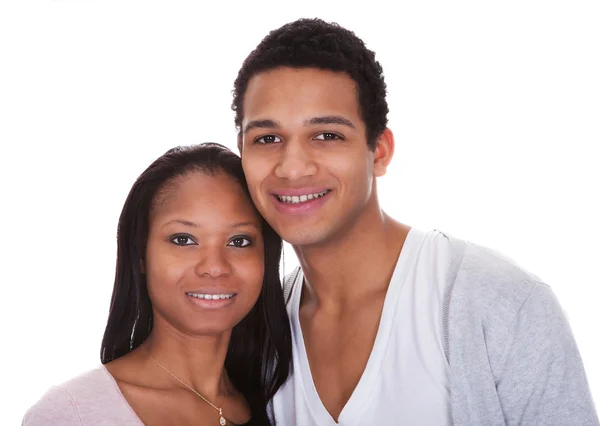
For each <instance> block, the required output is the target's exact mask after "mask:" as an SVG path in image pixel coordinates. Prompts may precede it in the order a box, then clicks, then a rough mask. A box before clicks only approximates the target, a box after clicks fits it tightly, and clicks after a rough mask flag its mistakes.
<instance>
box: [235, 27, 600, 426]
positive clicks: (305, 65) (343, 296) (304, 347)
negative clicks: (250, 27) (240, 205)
mask: <svg viewBox="0 0 600 426" xmlns="http://www.w3.org/2000/svg"><path fill="white" fill-rule="evenodd" d="M233 109H234V111H235V113H236V125H237V127H238V129H239V147H240V150H241V154H242V161H243V165H244V170H245V173H246V177H247V180H248V184H249V187H250V191H251V194H252V198H253V200H254V202H255V203H256V206H257V207H258V209H259V210H260V212H261V213H262V214H263V216H264V217H265V218H266V219H267V221H269V223H270V224H271V225H272V226H273V228H274V229H275V230H276V231H277V232H278V233H279V234H280V235H281V236H282V237H283V238H284V239H285V240H286V241H288V242H289V243H290V244H292V246H293V247H294V250H295V251H296V253H297V255H298V258H299V260H300V263H301V270H298V271H296V272H295V273H293V274H292V275H291V276H290V277H289V278H288V279H286V283H285V289H284V290H285V291H284V292H285V294H286V296H288V302H287V303H288V312H289V315H290V321H291V326H292V332H293V338H294V339H293V362H294V370H293V371H294V372H293V375H292V376H291V378H290V379H289V380H288V381H287V382H286V384H285V385H284V386H283V388H282V389H281V390H280V391H279V392H278V394H277V395H276V396H275V398H274V400H273V404H272V408H273V411H274V417H275V420H276V421H277V424H280V425H286V426H288V425H298V426H308V425H319V426H326V425H336V424H343V425H357V426H358V425H376V424H382V425H411V426H415V425H427V426H431V425H450V424H455V425H504V424H507V425H520V424H540V425H597V424H598V419H597V416H596V413H595V410H594V406H593V403H592V399H591V396H590V392H589V389H588V385H587V382H586V377H585V374H584V370H583V366H582V363H581V359H580V356H579V353H578V350H577V347H576V344H575V341H574V339H573V336H572V333H571V331H570V329H569V325H568V323H567V321H566V319H565V317H564V315H563V313H562V311H561V309H560V307H559V305H558V303H557V301H556V299H555V298H554V296H553V294H552V292H551V290H550V289H549V288H548V287H547V286H546V285H545V284H543V283H541V282H540V281H539V280H538V279H537V278H536V277H534V276H532V275H531V274H529V273H527V272H525V271H523V270H520V269H519V268H518V267H516V266H515V265H513V264H512V263H511V262H509V261H507V260H505V259H503V258H501V257H499V256H497V255H495V254H493V253H492V252H490V251H489V250H486V249H484V248H481V247H477V246H475V245H473V244H470V243H467V242H464V241H460V240H457V239H454V238H451V237H449V236H446V235H445V234H443V233H441V232H422V231H419V230H417V229H411V228H410V227H409V226H407V225H405V224H402V223H399V222H397V221H396V220H394V219H392V218H391V217H389V216H388V215H386V214H385V213H384V212H383V211H382V210H381V208H380V206H379V202H378V199H377V184H376V179H375V178H376V177H378V176H382V175H383V174H384V173H385V172H386V167H387V166H388V164H389V162H390V160H391V158H392V155H393V153H394V138H393V135H392V132H391V131H390V130H389V129H388V128H387V112H388V107H387V103H386V86H385V83H384V79H383V72H382V68H381V66H380V65H379V63H378V62H376V60H375V55H374V53H373V52H371V51H370V50H367V49H366V47H365V45H364V43H363V42H362V41H361V40H360V39H359V38H357V37H356V36H355V35H354V34H353V33H352V32H350V31H348V30H346V29H344V28H341V27H339V26H337V25H334V24H329V23H326V22H323V21H321V20H304V19H302V20H299V21H296V22H293V23H290V24H287V25H284V26H283V27H281V28H279V29H277V30H275V31H272V32H271V33H270V34H269V35H267V37H265V38H264V39H263V41H262V42H261V43H260V44H259V45H258V47H257V48H256V49H255V50H254V51H253V52H252V53H251V54H250V55H249V56H248V58H247V59H246V61H245V62H244V64H243V66H242V68H241V70H240V72H239V75H238V78H237V80H236V82H235V90H234V101H233Z"/></svg>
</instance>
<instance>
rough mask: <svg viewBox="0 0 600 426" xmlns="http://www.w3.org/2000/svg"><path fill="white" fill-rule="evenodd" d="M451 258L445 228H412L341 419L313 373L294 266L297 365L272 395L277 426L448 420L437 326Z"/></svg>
mask: <svg viewBox="0 0 600 426" xmlns="http://www.w3.org/2000/svg"><path fill="white" fill-rule="evenodd" d="M449 265H450V244H449V241H448V239H447V238H446V237H445V236H444V235H443V234H442V233H440V232H438V231H430V232H422V231H419V230H416V229H411V231H410V232H409V233H408V236H407V238H406V241H405V243H404V247H403V248H402V252H401V253H400V256H399V258H398V263H397V264H396V268H395V269H394V273H393V275H392V280H391V281H390V285H389V288H388V291H387V294H386V296H385V302H384V305H383V311H382V313H381V320H380V323H379V329H378V331H377V337H376V338H375V343H374V345H373V349H372V351H371V354H370V357H369V360H368V362H367V365H366V368H365V371H364V372H363V374H362V376H361V378H360V380H359V382H358V385H357V386H356V388H355V389H354V392H353V393H352V396H351V397H350V399H349V400H348V402H347V404H346V405H345V406H344V408H343V409H342V412H341V413H340V416H339V419H338V423H336V422H335V421H334V420H333V418H332V417H331V415H330V414H329V413H328V411H327V410H326V409H325V407H324V405H323V403H322V402H321V399H320V398H319V395H318V393H317V390H316V388H315V385H314V382H313V379H312V376H311V373H310V367H309V364H308V359H307V357H306V350H305V347H304V338H303V337H302V330H301V327H300V321H299V317H298V309H299V305H300V296H301V292H302V283H303V279H304V276H303V274H302V273H299V274H298V277H297V280H296V282H295V283H294V288H293V291H292V293H291V296H290V300H289V303H288V313H289V315H290V323H291V328H292V338H293V343H292V344H293V348H292V351H293V362H294V369H293V374H292V375H291V376H290V377H289V379H288V380H287V381H286V382H285V384H284V385H283V386H282V387H281V388H280V389H279V391H278V392H277V394H276V395H275V397H274V398H273V401H272V406H271V408H272V410H273V413H274V416H275V421H276V422H277V425H278V426H311V425H318V426H333V425H344V426H363V425H364V426H372V425H386V426H387V425H403V426H432V425H435V426H444V425H450V424H451V418H450V379H449V365H448V360H447V359H446V356H445V353H444V337H443V326H442V315H443V307H442V305H443V299H444V287H445V282H446V274H447V271H448V267H449ZM365 267H368V265H365Z"/></svg>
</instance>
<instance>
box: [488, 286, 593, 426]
mask: <svg viewBox="0 0 600 426" xmlns="http://www.w3.org/2000/svg"><path fill="white" fill-rule="evenodd" d="M511 331H512V335H513V340H512V344H511V345H510V347H509V350H508V351H507V353H506V354H505V361H504V363H503V367H502V371H501V372H497V374H496V377H498V382H497V391H498V396H499V399H500V403H501V405H502V411H503V413H504V416H505V419H506V423H507V425H529V424H536V425H548V426H549V425H561V426H566V425H577V426H584V425H594V426H596V425H599V424H600V423H599V421H598V416H597V413H596V410H595V408H594V403H593V401H592V396H591V393H590V390H589V386H588V382H587V379H586V376H585V372H584V368H583V363H582V361H581V356H580V355H579V351H578V349H577V345H576V343H575V339H574V337H573V333H572V331H571V328H570V326H569V323H568V321H567V318H566V316H565V314H564V312H563V311H562V309H561V307H560V305H559V303H558V301H557V299H556V297H555V296H554V294H553V292H552V290H551V289H550V288H549V287H548V286H547V285H545V284H542V283H538V284H536V285H535V286H534V287H533V289H532V291H531V293H530V295H529V297H528V298H527V299H526V301H525V302H524V303H523V305H522V307H521V309H520V310H519V312H518V314H517V316H516V318H515V320H514V321H513V323H512V327H511Z"/></svg>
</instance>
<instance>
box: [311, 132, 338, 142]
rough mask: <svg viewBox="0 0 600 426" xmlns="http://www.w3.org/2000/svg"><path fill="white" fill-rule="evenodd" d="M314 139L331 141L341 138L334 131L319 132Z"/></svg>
mask: <svg viewBox="0 0 600 426" xmlns="http://www.w3.org/2000/svg"><path fill="white" fill-rule="evenodd" d="M315 139H317V140H320V141H333V140H336V139H342V138H341V137H340V136H339V135H336V134H335V133H321V134H318V135H317V136H315Z"/></svg>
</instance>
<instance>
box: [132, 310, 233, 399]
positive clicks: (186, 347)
mask: <svg viewBox="0 0 600 426" xmlns="http://www.w3.org/2000/svg"><path fill="white" fill-rule="evenodd" d="M230 336H231V331H229V332H226V333H222V334H220V335H213V336H190V335H188V334H185V333H182V332H181V331H179V330H177V329H175V327H173V326H172V325H170V324H168V323H166V321H164V320H161V319H160V317H157V316H155V321H154V325H153V330H152V332H151V334H150V336H148V338H147V339H146V341H145V342H144V343H143V345H144V348H145V349H146V351H147V353H143V354H142V360H143V358H144V357H143V355H146V357H147V360H146V363H151V364H154V367H155V373H154V374H155V375H156V376H157V377H161V376H164V377H166V378H167V379H169V380H170V381H174V380H175V379H174V377H172V376H171V375H174V376H175V377H177V378H178V379H179V380H181V381H182V382H183V383H185V384H186V385H188V386H190V387H191V388H192V389H194V390H195V391H196V392H198V393H200V394H201V395H202V396H204V397H205V398H206V399H208V400H209V401H210V400H211V399H212V400H215V399H218V398H219V397H222V396H227V395H230V394H231V393H232V392H234V389H233V385H232V384H231V383H230V381H229V379H228V377H227V372H226V371H225V367H224V365H225V357H226V356H227V349H228V347H229V339H230ZM144 352H145V351H144ZM148 355H150V356H148ZM161 366H162V367H161ZM165 369H166V370H167V371H168V372H170V373H171V374H168V372H167V371H165ZM149 371H153V370H149ZM169 376H171V377H169Z"/></svg>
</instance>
